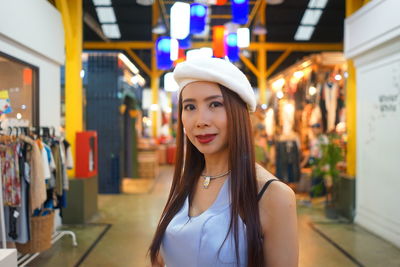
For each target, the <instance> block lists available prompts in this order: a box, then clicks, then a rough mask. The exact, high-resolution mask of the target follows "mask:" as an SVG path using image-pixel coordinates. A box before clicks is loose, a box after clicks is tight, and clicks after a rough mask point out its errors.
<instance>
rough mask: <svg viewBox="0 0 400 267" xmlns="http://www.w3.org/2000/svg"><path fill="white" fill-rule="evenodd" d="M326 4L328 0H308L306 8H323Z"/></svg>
mask: <svg viewBox="0 0 400 267" xmlns="http://www.w3.org/2000/svg"><path fill="white" fill-rule="evenodd" d="M327 3H328V0H310V2H308V8H321V9H323V8H325V6H326V4H327Z"/></svg>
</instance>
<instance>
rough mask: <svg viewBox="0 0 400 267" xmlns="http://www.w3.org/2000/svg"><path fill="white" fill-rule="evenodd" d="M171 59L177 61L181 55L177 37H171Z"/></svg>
mask: <svg viewBox="0 0 400 267" xmlns="http://www.w3.org/2000/svg"><path fill="white" fill-rule="evenodd" d="M169 57H170V59H171V61H175V60H177V59H178V57H179V42H178V40H176V39H173V38H171V48H170V55H169Z"/></svg>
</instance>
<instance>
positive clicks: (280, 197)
mask: <svg viewBox="0 0 400 267" xmlns="http://www.w3.org/2000/svg"><path fill="white" fill-rule="evenodd" d="M256 175H257V185H258V192H260V191H261V190H262V188H263V186H264V185H265V184H266V183H267V182H268V181H269V180H274V179H276V180H278V178H276V177H275V176H274V175H273V174H272V173H270V172H269V171H267V170H266V169H264V168H263V167H262V166H260V165H259V164H256ZM293 200H295V194H294V192H293V190H292V189H291V188H290V187H289V186H287V185H286V184H285V183H282V182H279V181H276V182H271V184H270V185H269V186H268V188H267V190H266V191H265V192H264V193H263V195H262V197H261V199H260V203H259V205H260V207H261V208H263V207H265V208H272V206H273V207H274V208H280V206H285V205H288V204H292V203H293Z"/></svg>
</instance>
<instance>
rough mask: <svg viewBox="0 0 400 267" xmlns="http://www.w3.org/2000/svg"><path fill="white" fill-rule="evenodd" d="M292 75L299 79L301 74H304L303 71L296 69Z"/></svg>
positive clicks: (301, 76)
mask: <svg viewBox="0 0 400 267" xmlns="http://www.w3.org/2000/svg"><path fill="white" fill-rule="evenodd" d="M293 76H294V77H295V78H296V79H298V80H299V79H301V78H303V76H304V72H302V71H296V72H295V73H293Z"/></svg>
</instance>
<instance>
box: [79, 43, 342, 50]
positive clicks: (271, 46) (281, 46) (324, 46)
mask: <svg viewBox="0 0 400 267" xmlns="http://www.w3.org/2000/svg"><path fill="white" fill-rule="evenodd" d="M211 46H212V43H211V42H193V43H192V48H201V47H211ZM153 47H154V43H153V42H152V41H149V42H145V41H143V42H109V43H106V42H85V43H84V45H83V48H84V49H93V50H96V49H98V50H100V49H106V50H107V49H110V50H113V49H114V50H124V49H126V48H130V49H153ZM248 49H249V50H259V49H266V50H268V51H284V50H288V49H290V50H292V51H343V44H342V43H260V42H253V43H251V44H250V46H249V48H248Z"/></svg>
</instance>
